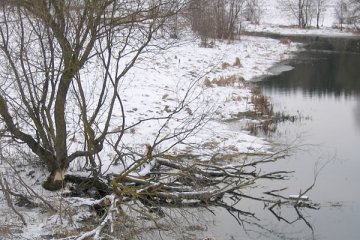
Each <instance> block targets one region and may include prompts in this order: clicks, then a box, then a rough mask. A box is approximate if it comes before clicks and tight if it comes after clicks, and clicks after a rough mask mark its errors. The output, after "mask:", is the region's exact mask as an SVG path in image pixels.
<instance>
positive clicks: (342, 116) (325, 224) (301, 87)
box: [259, 51, 360, 239]
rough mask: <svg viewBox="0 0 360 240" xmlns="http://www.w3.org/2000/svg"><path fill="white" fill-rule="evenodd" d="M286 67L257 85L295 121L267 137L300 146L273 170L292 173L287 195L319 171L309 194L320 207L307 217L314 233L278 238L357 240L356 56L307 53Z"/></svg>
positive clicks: (359, 139)
mask: <svg viewBox="0 0 360 240" xmlns="http://www.w3.org/2000/svg"><path fill="white" fill-rule="evenodd" d="M290 65H291V66H293V67H294V69H293V70H291V71H288V72H283V73H282V74H280V75H278V76H272V77H268V78H267V79H265V80H264V81H262V82H261V83H259V85H260V86H261V88H262V89H263V92H264V94H265V95H267V96H269V97H270V98H271V100H272V102H273V103H274V104H275V109H277V110H278V111H284V112H286V113H289V114H291V115H297V116H300V118H299V120H298V121H296V122H294V123H289V122H287V123H282V124H280V125H279V126H278V131H277V133H275V134H274V135H273V136H272V137H271V138H272V139H273V140H274V142H283V143H292V142H294V145H295V146H296V145H298V146H299V149H298V150H295V151H294V154H293V155H292V156H291V157H290V158H289V159H286V160H285V161H283V162H281V163H279V165H278V166H277V167H279V166H280V167H282V168H285V169H288V170H294V171H295V173H294V176H293V178H292V179H291V180H290V181H289V182H287V183H285V184H288V186H289V189H288V192H289V193H291V192H293V193H296V192H299V190H300V189H302V190H305V189H306V187H307V186H309V185H311V183H312V181H313V180H314V171H317V172H319V174H318V176H317V180H316V185H315V187H314V188H313V189H312V190H311V191H310V192H309V193H308V195H309V197H310V198H311V199H312V200H313V201H316V202H319V203H320V204H321V208H320V210H318V211H308V212H307V213H306V217H307V220H308V222H309V223H310V224H311V226H312V227H313V231H311V229H310V228H308V229H306V228H305V229H303V230H302V231H301V232H299V233H294V232H292V233H291V234H289V235H288V236H286V235H285V236H284V238H281V239H287V237H289V238H293V239H360V188H359V184H360V54H354V53H345V52H330V51H328V52H326V51H306V52H303V53H301V54H299V56H298V58H297V60H296V61H293V62H292V63H290ZM276 226H277V225H276ZM285 228H286V226H285ZM300 229H302V228H301V227H294V229H292V230H293V231H296V230H300Z"/></svg>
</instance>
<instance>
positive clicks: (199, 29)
mask: <svg viewBox="0 0 360 240" xmlns="http://www.w3.org/2000/svg"><path fill="white" fill-rule="evenodd" d="M261 13H262V4H261V2H260V0H198V1H191V2H190V4H189V8H188V16H189V19H190V23H191V27H192V30H193V31H194V32H196V33H198V34H199V35H200V36H201V38H202V45H205V46H208V45H209V44H210V43H209V42H208V39H209V38H217V39H230V40H232V39H234V37H235V36H236V35H237V33H239V31H240V30H241V20H247V21H250V22H252V23H255V24H258V23H259V22H260V17H261Z"/></svg>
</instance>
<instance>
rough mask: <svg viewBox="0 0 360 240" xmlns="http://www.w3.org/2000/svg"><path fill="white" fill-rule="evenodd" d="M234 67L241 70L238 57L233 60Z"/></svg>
mask: <svg viewBox="0 0 360 240" xmlns="http://www.w3.org/2000/svg"><path fill="white" fill-rule="evenodd" d="M234 67H239V68H241V67H242V64H241V61H240V58H238V57H236V58H235V63H234Z"/></svg>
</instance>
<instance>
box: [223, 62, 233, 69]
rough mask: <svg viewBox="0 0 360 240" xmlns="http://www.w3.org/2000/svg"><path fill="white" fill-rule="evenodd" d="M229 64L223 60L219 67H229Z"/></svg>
mask: <svg viewBox="0 0 360 240" xmlns="http://www.w3.org/2000/svg"><path fill="white" fill-rule="evenodd" d="M230 66H231V65H230V64H229V63H227V62H224V63H223V64H222V65H221V68H222V69H223V70H224V69H227V68H228V67H230Z"/></svg>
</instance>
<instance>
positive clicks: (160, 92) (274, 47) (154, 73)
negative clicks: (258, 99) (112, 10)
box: [122, 36, 298, 155]
mask: <svg viewBox="0 0 360 240" xmlns="http://www.w3.org/2000/svg"><path fill="white" fill-rule="evenodd" d="M297 49H298V45H297V44H295V43H291V44H281V43H279V41H278V40H273V39H268V38H262V37H248V36H241V40H238V41H234V42H231V43H228V42H226V41H216V43H215V46H214V47H213V48H202V47H199V41H198V40H196V39H195V38H192V39H191V40H189V39H187V40H185V41H183V42H181V43H179V44H178V46H177V47H173V48H170V49H168V50H166V51H162V52H160V53H159V54H157V55H156V56H155V57H154V56H152V57H151V58H150V57H146V56H143V58H142V60H141V61H139V63H138V64H137V65H136V67H135V68H134V69H133V70H132V72H131V73H130V74H129V77H128V78H127V79H126V80H125V81H124V86H126V87H125V88H124V89H123V92H122V96H123V99H124V105H125V111H126V118H127V124H128V125H131V124H133V123H136V122H138V121H140V120H142V119H146V118H156V119H159V118H161V117H165V116H166V115H168V114H169V113H171V111H172V110H173V109H175V108H176V106H177V105H178V104H179V102H181V99H182V97H183V96H184V95H185V94H186V93H187V90H188V89H189V87H190V86H193V88H192V89H191V91H190V95H191V96H190V98H189V99H188V101H187V102H186V104H187V116H184V115H181V116H180V117H179V118H181V119H182V120H183V119H185V118H194V119H193V120H196V116H197V115H196V114H197V113H199V112H201V114H205V115H206V117H207V118H208V121H207V123H206V125H204V126H203V127H202V128H201V130H200V131H196V134H195V135H193V136H191V137H189V138H188V139H186V142H185V144H184V145H181V144H179V145H177V146H176V147H175V148H173V149H171V150H172V151H173V152H177V151H183V150H186V151H188V150H189V148H188V144H191V145H199V146H206V145H211V151H212V152H213V151H215V150H216V151H220V152H223V151H229V146H231V147H230V149H233V151H236V152H241V153H247V152H254V151H261V152H263V151H267V150H268V149H269V146H268V145H267V143H266V142H265V141H264V140H263V139H260V138H257V137H254V136H250V135H248V134H247V133H246V132H244V131H234V129H229V127H228V125H227V124H226V123H224V120H228V119H231V118H232V116H235V115H237V114H238V113H239V112H245V111H249V110H251V109H252V105H251V103H250V98H251V89H250V88H249V87H247V86H246V84H244V80H245V81H251V80H252V79H254V78H256V77H259V76H262V75H268V74H272V73H271V72H270V71H269V68H270V67H272V66H273V65H274V64H275V63H277V62H280V61H282V60H285V59H287V58H289V57H291V56H292V54H293V52H294V51H296V50H297ZM149 59H151V60H149ZM237 59H238V60H237ZM236 61H239V62H238V63H237V64H235V63H236ZM206 81H208V84H206ZM219 81H220V83H219ZM221 81H223V83H221ZM181 122H182V121H181V120H179V121H174V122H171V123H169V125H168V126H167V127H168V128H169V129H170V131H171V129H176V128H180V127H181ZM159 124H161V123H159V120H154V121H147V122H146V123H144V124H141V125H139V126H138V127H137V129H138V130H139V131H133V132H127V133H125V135H124V137H123V141H124V143H125V144H126V145H128V146H135V147H140V146H142V145H144V144H146V143H152V142H153V141H154V138H155V137H156V134H157V131H158V127H159ZM171 144H172V142H171V141H170V142H168V143H165V144H163V145H162V146H159V148H162V149H166V148H167V147H168V146H169V145H171ZM214 147H215V148H214ZM205 148H206V147H205ZM195 149H197V150H199V148H195ZM193 150H194V149H193ZM192 153H193V154H196V155H203V154H204V152H192Z"/></svg>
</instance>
